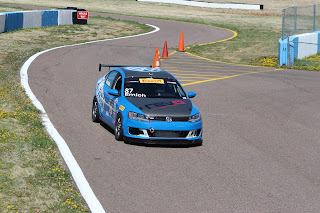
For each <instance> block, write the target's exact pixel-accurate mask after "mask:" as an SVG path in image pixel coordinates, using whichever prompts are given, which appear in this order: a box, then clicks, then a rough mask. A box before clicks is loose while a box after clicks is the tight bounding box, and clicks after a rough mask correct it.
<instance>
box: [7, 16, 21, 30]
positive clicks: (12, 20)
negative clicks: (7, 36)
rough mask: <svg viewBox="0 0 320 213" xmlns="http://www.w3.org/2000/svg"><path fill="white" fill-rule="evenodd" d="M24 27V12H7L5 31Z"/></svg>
mask: <svg viewBox="0 0 320 213" xmlns="http://www.w3.org/2000/svg"><path fill="white" fill-rule="evenodd" d="M22 27H23V13H22V12H9V13H6V23H5V27H4V31H5V32H6V31H14V30H18V29H21V28H22Z"/></svg>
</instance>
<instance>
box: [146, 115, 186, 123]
mask: <svg viewBox="0 0 320 213" xmlns="http://www.w3.org/2000/svg"><path fill="white" fill-rule="evenodd" d="M150 120H151V121H166V117H165V116H155V117H152V118H150ZM188 120H189V117H172V122H179V121H180V122H183V121H188Z"/></svg>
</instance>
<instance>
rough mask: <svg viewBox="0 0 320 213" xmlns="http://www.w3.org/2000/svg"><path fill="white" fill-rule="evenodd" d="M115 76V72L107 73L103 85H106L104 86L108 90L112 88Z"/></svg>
mask: <svg viewBox="0 0 320 213" xmlns="http://www.w3.org/2000/svg"><path fill="white" fill-rule="evenodd" d="M117 74H118V72H116V71H111V72H109V74H108V75H107V76H106V81H105V83H106V85H107V86H108V87H109V88H111V87H112V85H113V82H114V80H115V78H116V76H117Z"/></svg>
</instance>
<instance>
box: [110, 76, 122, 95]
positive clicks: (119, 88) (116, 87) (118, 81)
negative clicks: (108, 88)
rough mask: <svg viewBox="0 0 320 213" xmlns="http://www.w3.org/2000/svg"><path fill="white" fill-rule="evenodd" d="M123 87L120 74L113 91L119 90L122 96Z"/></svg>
mask: <svg viewBox="0 0 320 213" xmlns="http://www.w3.org/2000/svg"><path fill="white" fill-rule="evenodd" d="M121 86H122V77H121V74H119V75H118V76H117V78H116V80H115V83H114V85H113V88H112V89H116V90H118V92H119V94H121Z"/></svg>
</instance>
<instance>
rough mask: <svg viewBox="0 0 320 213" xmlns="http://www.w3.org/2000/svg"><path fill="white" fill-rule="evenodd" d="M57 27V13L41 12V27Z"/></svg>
mask: <svg viewBox="0 0 320 213" xmlns="http://www.w3.org/2000/svg"><path fill="white" fill-rule="evenodd" d="M54 25H58V11H56V10H43V11H42V27H47V26H54Z"/></svg>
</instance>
